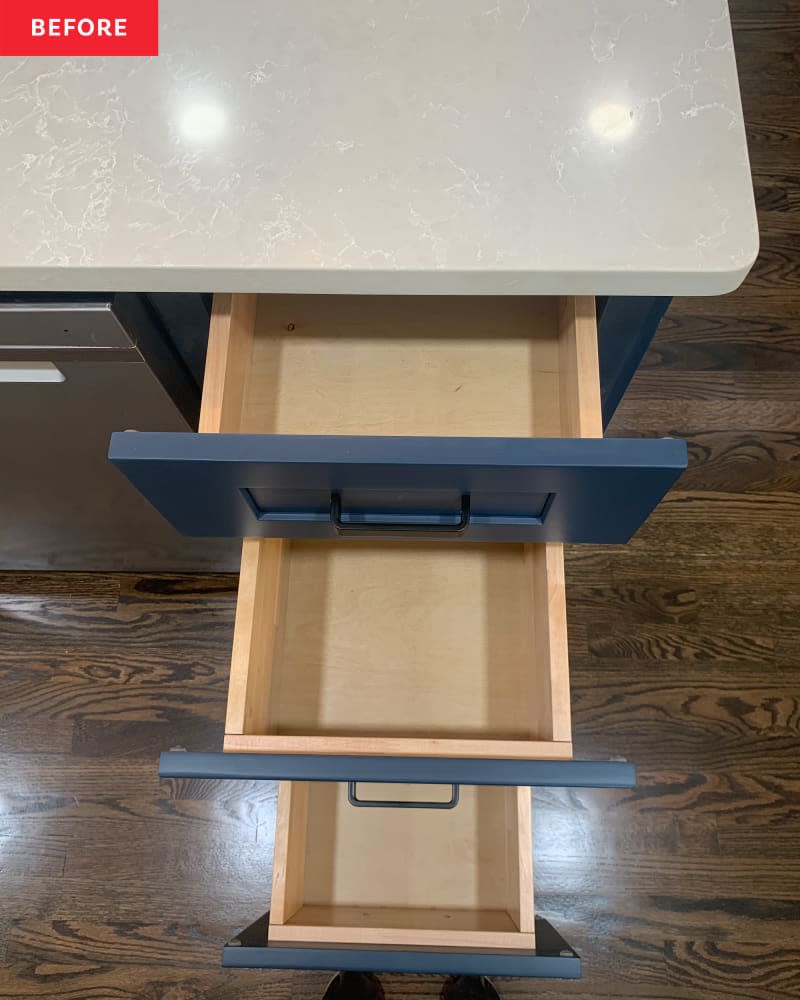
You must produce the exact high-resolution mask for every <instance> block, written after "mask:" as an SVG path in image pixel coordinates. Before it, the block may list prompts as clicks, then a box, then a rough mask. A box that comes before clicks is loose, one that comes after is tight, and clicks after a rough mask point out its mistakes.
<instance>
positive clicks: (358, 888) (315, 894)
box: [269, 782, 534, 952]
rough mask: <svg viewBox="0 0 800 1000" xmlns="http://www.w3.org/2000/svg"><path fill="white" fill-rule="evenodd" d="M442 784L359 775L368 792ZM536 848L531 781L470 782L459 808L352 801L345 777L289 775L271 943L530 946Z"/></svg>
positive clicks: (402, 792) (413, 794) (434, 793)
mask: <svg viewBox="0 0 800 1000" xmlns="http://www.w3.org/2000/svg"><path fill="white" fill-rule="evenodd" d="M442 791H443V790H442V789H437V788H432V787H431V786H396V785H393V786H387V785H375V786H372V785H359V786H358V794H359V798H362V797H364V798H368V799H373V798H381V797H386V795H387V793H388V795H389V796H390V797H391V798H414V799H422V800H426V801H427V800H434V799H436V798H440V797H441V795H442ZM446 792H447V793H448V794H449V789H447V790H446ZM531 853H532V840H531V792H530V789H529V788H476V787H473V786H465V787H462V789H461V797H460V800H459V802H458V805H457V806H456V807H455V808H454V809H448V810H444V809H398V808H388V809H387V808H355V807H354V806H352V805H350V803H349V802H348V797H347V786H346V785H343V784H329V783H324V782H316V783H309V782H282V783H281V786H280V795H279V800H278V818H277V829H276V837H275V860H274V875H273V888H272V903H271V909H270V928H269V939H270V943H271V944H275V945H292V946H306V947H315V946H320V945H325V946H326V947H331V946H342V947H376V948H378V947H381V948H393V947H398V948H401V947H402V948H436V949H447V948H457V949H461V950H471V951H480V950H487V951H503V950H510V951H514V950H517V951H527V952H530V951H532V950H533V948H534V917H533V872H532V861H531Z"/></svg>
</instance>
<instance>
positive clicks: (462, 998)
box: [441, 976, 500, 1000]
mask: <svg viewBox="0 0 800 1000" xmlns="http://www.w3.org/2000/svg"><path fill="white" fill-rule="evenodd" d="M441 997H442V1000H500V997H499V995H498V993H497V990H496V989H495V988H494V986H492V984H491V982H490V981H489V980H488V979H487V978H486V976H450V978H449V979H446V980H445V983H444V986H443V987H442V992H441Z"/></svg>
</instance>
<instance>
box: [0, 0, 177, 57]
mask: <svg viewBox="0 0 800 1000" xmlns="http://www.w3.org/2000/svg"><path fill="white" fill-rule="evenodd" d="M157 55H158V0H0V56H157Z"/></svg>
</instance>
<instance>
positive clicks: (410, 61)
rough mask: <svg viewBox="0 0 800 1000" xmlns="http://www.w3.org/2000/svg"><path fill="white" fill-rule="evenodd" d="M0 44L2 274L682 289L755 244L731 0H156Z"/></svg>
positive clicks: (288, 285) (177, 285) (174, 285)
mask: <svg viewBox="0 0 800 1000" xmlns="http://www.w3.org/2000/svg"><path fill="white" fill-rule="evenodd" d="M160 24H161V55H160V56H159V57H158V58H152V59H145V58H113V59H64V60H61V59H45V58H36V59H33V58H32V59H27V60H23V59H16V58H5V59H0V233H1V234H2V238H0V289H5V290H20V291H27V290H31V291H53V290H67V291H84V290H92V291H103V290H116V291H126V290H135V291H188V290H198V291H281V292H342V293H400V294H406V293H441V294H496V293H501V294H502V293H510V294H550V293H563V294H620V295H622V294H626V295H637V294H638V295H677V294H685V295H693V294H717V293H722V292H727V291H730V290H731V289H733V288H735V287H736V286H737V285H738V284H739V283H740V282H741V281H742V279H743V278H744V276H745V274H746V273H747V271H748V270H749V268H750V266H751V264H752V262H753V260H754V259H755V256H756V253H757V249H758V231H757V228H756V217H755V209H754V204H753V192H752V184H751V179H750V169H749V164H748V157H747V146H746V142H745V133H744V126H743V121H742V110H741V103H740V97H739V86H738V79H737V74H736V63H735V58H734V51H733V45H732V41H731V29H730V21H729V16H728V9H727V4H726V3H725V2H721V0H336V2H333V0H332V2H329V3H323V2H320V0H291V2H278V0H229V2H228V3H219V2H218V0H161V14H160Z"/></svg>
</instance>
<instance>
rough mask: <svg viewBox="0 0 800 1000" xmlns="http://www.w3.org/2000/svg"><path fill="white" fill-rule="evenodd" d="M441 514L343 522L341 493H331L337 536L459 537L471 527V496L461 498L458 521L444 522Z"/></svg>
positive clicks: (376, 517)
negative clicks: (408, 534) (378, 533)
mask: <svg viewBox="0 0 800 1000" xmlns="http://www.w3.org/2000/svg"><path fill="white" fill-rule="evenodd" d="M442 516H443V515H440V514H431V515H426V517H428V520H423V519H422V518H419V519H417V520H415V521H388V520H378V517H379V515H377V514H374V515H372V518H371V519H369V518H368V517H365V518H364V519H363V520H359V521H344V520H342V497H341V494H340V493H331V521H332V522H333V526H334V528H335V529H336V532H337V534H339V535H346V534H350V533H356V532H364V531H369V532H376V531H381V532H382V531H385V532H387V533H388V532H397V531H407V532H411V533H413V534H423V533H424V534H436V535H444V534H447V535H459V534H461V533H462V532H464V531H466V530H467V528H468V527H469V517H470V511H469V494H467V493H465V494H464V495H463V496H462V497H461V513H460V516H459V519H458V520H457V521H452V522H447V521H445V522H442V521H441V517H442Z"/></svg>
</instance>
